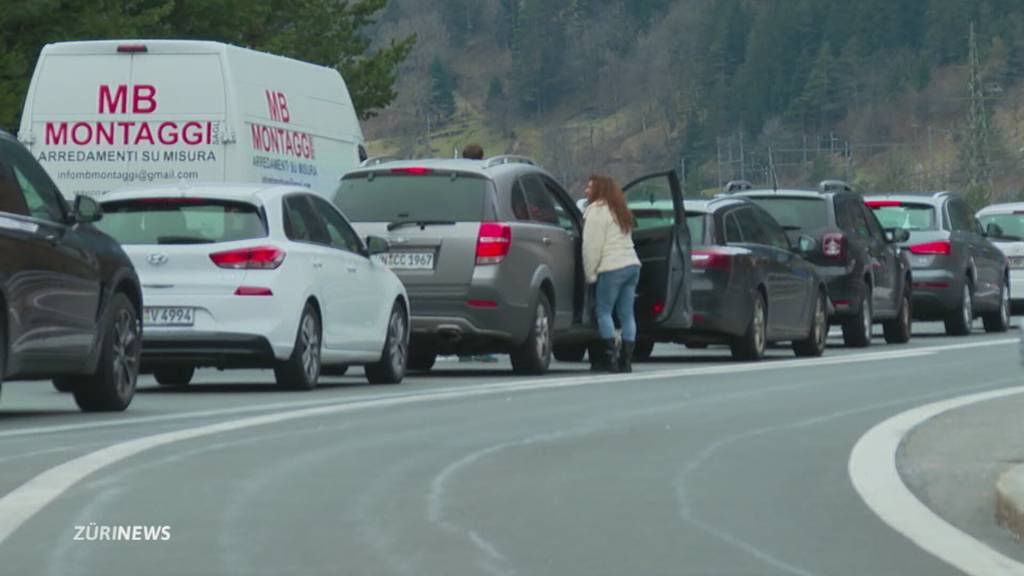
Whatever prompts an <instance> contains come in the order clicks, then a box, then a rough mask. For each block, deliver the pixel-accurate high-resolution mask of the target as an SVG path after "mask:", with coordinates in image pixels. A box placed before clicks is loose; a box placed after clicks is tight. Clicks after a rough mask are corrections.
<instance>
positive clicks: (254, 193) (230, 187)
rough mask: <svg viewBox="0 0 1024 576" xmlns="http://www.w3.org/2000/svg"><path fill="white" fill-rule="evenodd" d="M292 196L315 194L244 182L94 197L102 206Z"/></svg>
mask: <svg viewBox="0 0 1024 576" xmlns="http://www.w3.org/2000/svg"><path fill="white" fill-rule="evenodd" d="M291 192H304V193H309V194H315V192H313V191H312V190H310V189H308V188H304V187H302V186H297V185H296V186H289V185H283V184H259V183H245V182H203V183H198V184H187V183H186V184H182V185H167V186H162V185H161V186H147V187H140V188H119V189H117V190H114V191H112V192H107V193H106V194H102V195H100V196H99V197H97V200H98V201H99V202H101V203H106V202H120V201H124V200H136V199H140V198H215V199H219V200H237V201H248V202H253V201H256V200H264V199H267V198H269V197H276V196H281V195H284V194H288V193H291Z"/></svg>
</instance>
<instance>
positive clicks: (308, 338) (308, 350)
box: [300, 314, 320, 382]
mask: <svg viewBox="0 0 1024 576" xmlns="http://www.w3.org/2000/svg"><path fill="white" fill-rule="evenodd" d="M300 334H301V336H300V342H301V345H302V369H303V372H304V373H305V375H306V379H307V381H309V382H313V381H315V380H316V379H317V377H318V376H319V375H320V334H319V332H318V330H317V328H316V318H314V317H313V315H312V314H307V315H306V316H304V317H303V318H302V330H301V332H300Z"/></svg>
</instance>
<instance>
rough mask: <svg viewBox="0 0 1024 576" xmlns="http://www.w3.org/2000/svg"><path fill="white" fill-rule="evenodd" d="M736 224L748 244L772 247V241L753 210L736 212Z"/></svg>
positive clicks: (744, 209) (746, 209)
mask: <svg viewBox="0 0 1024 576" xmlns="http://www.w3.org/2000/svg"><path fill="white" fill-rule="evenodd" d="M735 214H736V223H737V224H739V227H740V230H742V231H743V238H744V241H745V242H746V243H747V244H762V245H765V246H771V244H772V243H771V239H769V238H768V235H767V234H765V232H764V231H763V230H762V229H761V224H760V223H759V222H758V220H757V214H756V213H755V212H754V210H753V209H751V208H739V209H737V210H736V211H735Z"/></svg>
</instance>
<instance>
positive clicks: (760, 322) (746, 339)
mask: <svg viewBox="0 0 1024 576" xmlns="http://www.w3.org/2000/svg"><path fill="white" fill-rule="evenodd" d="M767 308H768V307H767V305H766V304H765V300H764V295H763V294H761V293H760V292H758V294H757V297H756V298H755V299H754V308H753V311H751V313H750V321H749V322H748V323H747V331H746V332H745V333H744V334H743V336H740V337H738V338H736V339H734V340H733V341H732V342H731V343H730V344H729V348H731V349H732V357H733V359H734V360H744V361H756V360H760V359H761V358H764V351H765V348H767V346H768V314H767V313H766V312H767Z"/></svg>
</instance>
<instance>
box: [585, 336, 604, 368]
mask: <svg viewBox="0 0 1024 576" xmlns="http://www.w3.org/2000/svg"><path fill="white" fill-rule="evenodd" d="M587 356H589V357H590V371H591V372H607V371H608V352H607V351H606V350H605V347H604V340H597V341H594V342H591V343H590V345H589V346H588V350H587Z"/></svg>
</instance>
